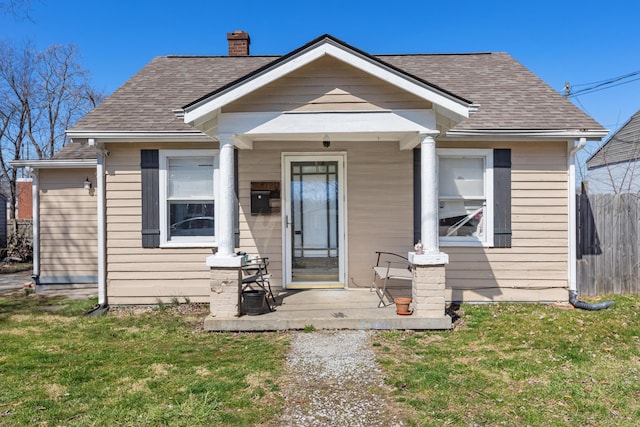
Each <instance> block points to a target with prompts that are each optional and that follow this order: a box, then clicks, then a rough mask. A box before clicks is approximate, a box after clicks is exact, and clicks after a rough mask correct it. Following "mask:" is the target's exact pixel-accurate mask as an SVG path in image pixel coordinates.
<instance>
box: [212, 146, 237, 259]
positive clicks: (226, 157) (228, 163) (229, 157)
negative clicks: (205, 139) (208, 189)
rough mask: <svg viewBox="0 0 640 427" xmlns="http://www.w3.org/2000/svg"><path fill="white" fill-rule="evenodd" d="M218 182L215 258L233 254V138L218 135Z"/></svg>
mask: <svg viewBox="0 0 640 427" xmlns="http://www.w3.org/2000/svg"><path fill="white" fill-rule="evenodd" d="M218 139H219V140H220V182H219V183H218V201H217V203H218V218H216V221H218V236H217V240H218V252H217V253H216V255H217V256H221V257H229V256H231V255H233V254H234V253H235V245H234V238H233V213H234V211H235V209H234V203H235V193H234V191H233V136H232V135H219V136H218Z"/></svg>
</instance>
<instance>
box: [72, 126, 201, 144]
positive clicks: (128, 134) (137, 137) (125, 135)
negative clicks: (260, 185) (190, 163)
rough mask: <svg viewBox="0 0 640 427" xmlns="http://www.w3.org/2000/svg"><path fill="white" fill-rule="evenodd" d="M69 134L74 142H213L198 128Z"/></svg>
mask: <svg viewBox="0 0 640 427" xmlns="http://www.w3.org/2000/svg"><path fill="white" fill-rule="evenodd" d="M67 136H68V137H69V138H70V139H71V140H72V141H73V142H80V143H83V142H86V141H88V140H89V139H93V140H95V142H99V143H111V142H175V141H180V142H211V141H213V139H212V138H211V137H210V136H208V135H206V134H204V133H202V132H200V131H199V130H197V129H194V130H186V131H161V132H151V131H139V132H132V131H94V130H70V131H67Z"/></svg>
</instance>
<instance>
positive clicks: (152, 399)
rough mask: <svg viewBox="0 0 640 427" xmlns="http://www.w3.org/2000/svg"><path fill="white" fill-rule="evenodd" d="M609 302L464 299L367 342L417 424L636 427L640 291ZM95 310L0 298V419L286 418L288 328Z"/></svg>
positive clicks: (180, 421)
mask: <svg viewBox="0 0 640 427" xmlns="http://www.w3.org/2000/svg"><path fill="white" fill-rule="evenodd" d="M614 299H615V300H616V305H615V306H614V307H613V308H610V309H608V310H604V311H600V312H587V311H581V310H562V309H558V308H555V307H552V306H545V305H537V304H495V305H477V306H472V305H463V306H462V308H461V310H460V311H459V314H460V315H461V318H460V319H459V320H458V321H457V322H456V327H455V329H454V330H452V331H440V332H435V331H429V332H404V331H393V332H377V333H374V334H373V338H372V343H373V348H374V349H375V350H376V352H377V354H378V361H379V363H380V365H381V367H382V369H383V372H384V374H385V376H386V378H387V382H388V384H389V385H390V386H391V390H392V391H391V393H392V399H395V400H396V401H398V402H400V405H394V408H398V406H399V407H401V408H402V407H404V409H405V410H406V414H403V418H404V416H407V417H408V418H409V425H416V426H422V425H424V426H431V425H432V426H442V425H455V426H459V425H464V426H473V425H478V426H489V425H491V426H493V425H508V426H520V425H529V426H554V425H558V426H561V425H562V426H573V425H588V426H591V425H595V426H605V425H606V426H609V425H616V426H635V425H637V424H638V420H639V419H640V319H639V318H638V310H639V309H640V297H638V296H636V297H615V298H614ZM93 304H95V300H93V301H91V300H90V301H84V302H71V303H69V302H65V301H61V300H60V299H47V298H43V297H42V296H41V295H28V296H27V295H26V294H25V293H24V292H14V293H11V294H7V293H5V294H0V425H3V426H4V425H7V426H24V425H44V426H46V425H49V426H58V425H65V426H85V425H95V426H117V425H122V426H124V425H126V426H130V425H139V426H159V425H171V426H181V425H184V426H197V425H225V426H227V425H238V426H248V425H258V424H261V423H266V424H265V425H271V424H269V422H270V420H271V421H273V416H274V415H275V414H276V413H278V412H279V411H281V410H282V408H283V405H284V404H285V402H284V401H283V399H282V397H281V396H280V394H279V392H278V391H279V388H280V386H281V384H279V379H280V377H281V374H282V372H283V369H284V363H285V356H286V352H287V350H288V347H289V345H288V344H289V334H286V333H255V334H232V333H206V332H204V331H203V330H202V320H203V318H204V317H205V315H206V314H207V311H208V307H206V306H198V305H194V304H182V305H177V304H170V305H164V306H161V307H158V308H155V309H150V308H138V309H135V310H125V309H118V310H112V311H110V312H108V314H107V315H105V316H101V317H87V316H84V315H82V313H83V312H84V311H85V310H86V309H88V308H90V307H91V306H92V305H93ZM309 332H310V333H313V332H312V331H309ZM366 392H367V391H366V390H363V393H366Z"/></svg>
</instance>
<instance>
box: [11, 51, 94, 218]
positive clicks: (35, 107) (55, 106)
mask: <svg viewBox="0 0 640 427" xmlns="http://www.w3.org/2000/svg"><path fill="white" fill-rule="evenodd" d="M102 98H103V95H102V93H100V92H99V91H96V90H95V89H93V88H92V87H91V85H90V84H89V79H88V73H87V71H86V70H84V69H83V68H82V66H81V65H80V63H79V61H78V53H77V49H76V47H75V46H74V45H54V46H51V47H49V48H48V49H46V50H45V51H38V50H35V49H33V48H32V47H31V46H30V45H29V44H27V45H26V46H25V47H24V48H22V49H16V48H15V47H13V46H12V45H10V44H8V43H0V148H1V150H0V179H1V180H2V181H3V182H4V183H5V184H8V185H7V186H8V190H9V201H10V206H11V208H10V214H9V216H10V218H15V200H16V194H15V191H16V190H15V182H16V178H17V175H16V171H15V170H14V169H12V168H11V167H10V166H9V162H10V161H11V160H24V159H29V158H35V159H48V158H50V157H51V156H53V154H54V153H55V152H56V151H57V150H58V149H60V148H61V147H62V146H63V145H64V144H65V143H66V139H65V133H64V132H65V129H67V128H68V127H70V126H71V125H72V124H73V123H75V121H77V120H78V119H79V118H80V117H82V116H83V115H84V114H86V113H87V112H88V111H89V110H90V109H92V108H93V107H95V106H96V105H97V104H98V103H99V102H100V101H101V100H102ZM32 153H33V155H32Z"/></svg>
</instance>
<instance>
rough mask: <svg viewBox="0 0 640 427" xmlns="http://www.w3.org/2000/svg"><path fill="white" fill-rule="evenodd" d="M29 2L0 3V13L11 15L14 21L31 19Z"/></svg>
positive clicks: (25, 0)
mask: <svg viewBox="0 0 640 427" xmlns="http://www.w3.org/2000/svg"><path fill="white" fill-rule="evenodd" d="M31 3H32V2H31V0H6V1H0V12H1V13H4V14H7V15H11V16H13V17H14V18H16V19H28V20H30V21H31V20H32V19H31V15H30V13H31Z"/></svg>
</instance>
